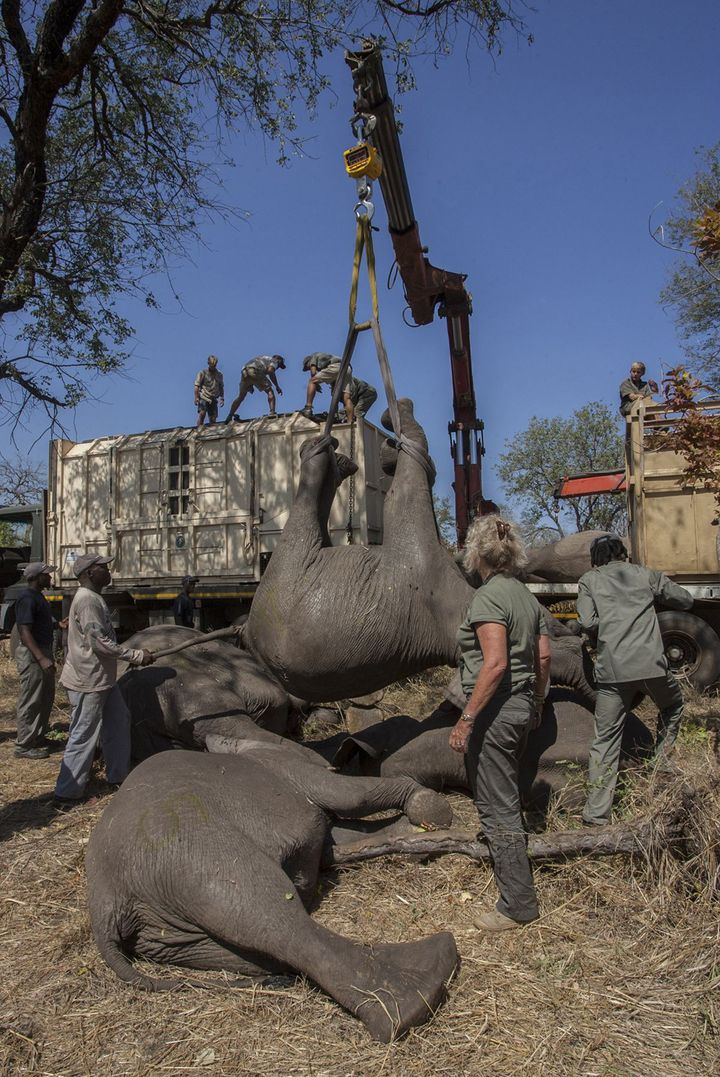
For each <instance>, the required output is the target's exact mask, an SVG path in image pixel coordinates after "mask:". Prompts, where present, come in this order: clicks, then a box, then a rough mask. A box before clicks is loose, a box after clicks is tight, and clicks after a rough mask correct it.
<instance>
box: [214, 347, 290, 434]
mask: <svg viewBox="0 0 720 1077" xmlns="http://www.w3.org/2000/svg"><path fill="white" fill-rule="evenodd" d="M278 369H279V370H284V369H285V360H284V359H283V357H282V355H256V356H255V358H254V359H251V360H250V362H249V363H246V364H245V366H244V367H243V368H242V372H241V375H240V388H239V390H238V395H237V396H236V397H235V399H234V400H233V402H232V404H231V405H230V411H229V412H228V417H227V419H226V420H225V422H226V423H229V422H232V420H233V419H237V418H238V416H237V415H236V414H235V413H236V412H237V410H238V408H239V407H240V405H241V404H242V402H243V400H244V399H245V397H246V396H247V395H248V393H254V392H255V390H256V389H259V390H260V391H261V392H263V393H266V394H267V398H268V408H269V409H270V411H269V414H270V418H271V419H274V418H275V415H276V412H275V393H274V392H273V386H275V388H276V389H277V391H278V395H279V396H282V395H283V391H282V389H281V388H280V386H279V385H278V380H277V376H276V374H275V371H276V370H278Z"/></svg>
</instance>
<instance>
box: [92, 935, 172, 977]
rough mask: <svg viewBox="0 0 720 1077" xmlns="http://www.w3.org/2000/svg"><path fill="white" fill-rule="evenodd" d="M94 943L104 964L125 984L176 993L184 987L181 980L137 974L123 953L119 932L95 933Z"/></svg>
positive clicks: (136, 970)
mask: <svg viewBox="0 0 720 1077" xmlns="http://www.w3.org/2000/svg"><path fill="white" fill-rule="evenodd" d="M95 941H96V942H97V945H98V949H99V951H100V955H101V957H102V958H103V960H104V961H105V963H106V964H107V965H109V966H110V968H111V969H112V970H113V972H114V973H115V975H116V976H117V977H119V979H121V980H124V981H125V983H128V984H131V985H132V986H133V987H139V988H140V989H141V990H143V991H176V990H177V989H178V987H182V986H184V984H183V981H182V980H174V979H170V978H164V977H159V976H146V975H145V973H143V972H139V971H138V969H137V968H136V967H135V965H133V963H132V961H130V959H129V958H128V956H127V955H126V954H125V953H124V951H123V949H122V939H121V937H120V933H119V932H116V931H113V932H112V934H111V932H110V931H105V932H103V934H102V935H100V934H99V933H98V932H95Z"/></svg>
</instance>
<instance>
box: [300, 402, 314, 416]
mask: <svg viewBox="0 0 720 1077" xmlns="http://www.w3.org/2000/svg"><path fill="white" fill-rule="evenodd" d="M312 413H313V410H312V408H311V407H310V405H309V404H306V405H305V407H304V408H303V409H302V411H301V412H300V414H301V415H304V416H305V418H306V419H312Z"/></svg>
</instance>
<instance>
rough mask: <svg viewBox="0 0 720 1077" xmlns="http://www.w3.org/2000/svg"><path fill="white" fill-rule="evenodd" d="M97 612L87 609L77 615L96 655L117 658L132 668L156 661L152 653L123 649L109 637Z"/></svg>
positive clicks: (80, 627) (82, 630)
mask: <svg viewBox="0 0 720 1077" xmlns="http://www.w3.org/2000/svg"><path fill="white" fill-rule="evenodd" d="M96 617H97V615H96V613H95V611H94V610H93V609H92V608H90V607H85V608H83V609H81V610H80V611H79V612H76V613H75V623H76V625H77V627H78V629H79V631H80V632H81V633H82V635H83V636H85V637H86V639H87V640H88V641H89V643H90V647H91V648H92V650H93V651H94V652H95V654H97V655H99V656H101V657H103V658H117V659H119V660H120V661H122V662H129V663H130V665H131V666H149V665H150V663H151V662H154V661H155V659H154V657H153V655H152V653H151V652H150V651H136V650H134V649H133V648H132V647H121V646H120V644H119V643H116V642H115V640H114V639H111V637H110V636H108V634H107V632H106V630H105V628H104V626H103V625H102V624H101V623H100V622H99V621H98V620H97V619H96Z"/></svg>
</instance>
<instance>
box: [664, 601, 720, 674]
mask: <svg viewBox="0 0 720 1077" xmlns="http://www.w3.org/2000/svg"><path fill="white" fill-rule="evenodd" d="M658 621H659V623H660V631H661V633H662V638H663V644H664V645H665V656H666V658H667V660H668V665H669V666H670V669H671V670H672V672H673V673H675V674H677V675H678V676H679V677H681V678H687V680H688V681H689V682H690V684H691V685H692V686H693V688H697V689H698V690H699V691H702V690H703V689H704V688H710V686H711V685H713V684H715V683H716V682H718V681H720V638H718V634H717V632H715V631H714V630H713V629H712V628H711V627H710V625H709V624H707V623H706V622H705V621H703V620H702V618H700V617H697V616H696V615H695V614H694V613H685V612H684V611H683V610H663V611H662V612H661V613H658Z"/></svg>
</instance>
